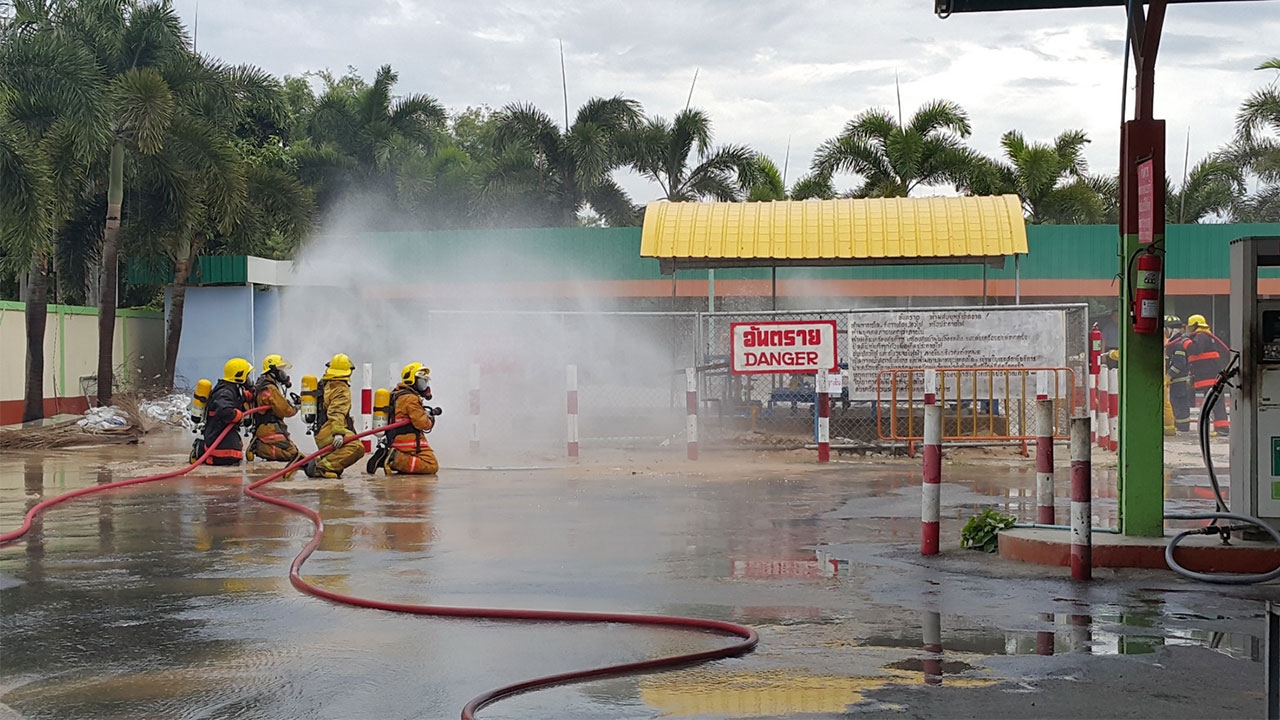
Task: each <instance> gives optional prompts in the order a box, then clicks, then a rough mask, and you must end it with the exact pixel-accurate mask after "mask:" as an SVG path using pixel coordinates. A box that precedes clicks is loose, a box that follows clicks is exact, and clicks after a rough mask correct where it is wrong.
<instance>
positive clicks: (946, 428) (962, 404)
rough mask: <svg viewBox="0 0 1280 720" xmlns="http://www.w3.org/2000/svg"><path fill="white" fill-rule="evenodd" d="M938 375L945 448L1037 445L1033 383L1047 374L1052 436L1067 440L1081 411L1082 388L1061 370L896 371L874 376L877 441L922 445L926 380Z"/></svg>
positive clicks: (1067, 370) (1067, 371) (1066, 370)
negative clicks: (1031, 442) (954, 445)
mask: <svg viewBox="0 0 1280 720" xmlns="http://www.w3.org/2000/svg"><path fill="white" fill-rule="evenodd" d="M929 371H933V372H936V373H937V403H938V405H939V406H941V407H942V439H943V441H945V442H978V443H1002V442H1020V443H1021V444H1022V454H1023V455H1026V454H1027V441H1028V440H1035V438H1036V429H1035V428H1034V427H1033V425H1034V421H1035V402H1036V391H1037V387H1036V382H1037V376H1038V374H1039V373H1041V372H1045V373H1048V379H1049V385H1048V388H1047V390H1048V393H1047V395H1048V399H1050V400H1052V401H1053V405H1054V407H1053V410H1054V412H1053V417H1054V429H1053V436H1054V438H1055V439H1058V440H1067V439H1068V436H1069V432H1070V419H1071V416H1072V415H1074V414H1076V413H1081V412H1084V411H1085V408H1084V404H1083V399H1084V392H1083V389H1082V388H1079V387H1077V386H1076V378H1075V373H1074V372H1073V371H1072V370H1071V368H1065V367H1029V368H995V367H971V368H894V369H887V370H881V371H880V372H879V373H878V374H877V376H876V433H877V435H878V436H879V438H880V439H881V440H894V441H901V442H907V443H909V444H910V448H911V449H912V451H914V446H915V443H917V442H920V441H922V440H923V439H924V390H923V388H924V375H925V373H926V372H929Z"/></svg>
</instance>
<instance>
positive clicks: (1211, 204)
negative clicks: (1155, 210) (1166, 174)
mask: <svg viewBox="0 0 1280 720" xmlns="http://www.w3.org/2000/svg"><path fill="white" fill-rule="evenodd" d="M1245 194H1246V192H1245V182H1244V171H1243V170H1241V168H1240V166H1239V165H1238V164H1236V163H1234V162H1231V161H1229V160H1225V159H1220V158H1217V157H1208V158H1205V159H1203V160H1201V161H1200V162H1197V163H1196V164H1195V165H1193V166H1192V167H1191V170H1190V171H1189V172H1188V173H1187V177H1186V179H1185V180H1184V181H1183V183H1182V185H1181V186H1180V187H1178V188H1177V189H1176V190H1175V189H1174V188H1173V185H1172V183H1170V182H1169V181H1168V180H1167V179H1166V180H1165V205H1164V214H1165V222H1168V223H1176V224H1182V223H1199V222H1201V221H1203V220H1205V219H1208V218H1211V217H1214V216H1217V217H1230V215H1231V213H1232V212H1234V211H1235V209H1236V207H1237V206H1238V205H1239V200H1240V198H1242V197H1244V196H1245Z"/></svg>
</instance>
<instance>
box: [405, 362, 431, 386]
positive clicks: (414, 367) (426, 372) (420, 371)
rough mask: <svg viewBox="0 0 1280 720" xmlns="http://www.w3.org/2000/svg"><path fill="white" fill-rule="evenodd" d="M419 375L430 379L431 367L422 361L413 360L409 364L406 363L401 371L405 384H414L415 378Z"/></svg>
mask: <svg viewBox="0 0 1280 720" xmlns="http://www.w3.org/2000/svg"><path fill="white" fill-rule="evenodd" d="M419 376H422V377H425V378H427V379H428V380H430V379H431V368H429V367H427V366H426V365H423V364H422V363H420V362H411V363H409V364H408V365H405V366H404V369H403V370H401V371H400V381H401V382H403V383H404V384H405V385H409V386H412V385H413V380H414V378H416V377H419Z"/></svg>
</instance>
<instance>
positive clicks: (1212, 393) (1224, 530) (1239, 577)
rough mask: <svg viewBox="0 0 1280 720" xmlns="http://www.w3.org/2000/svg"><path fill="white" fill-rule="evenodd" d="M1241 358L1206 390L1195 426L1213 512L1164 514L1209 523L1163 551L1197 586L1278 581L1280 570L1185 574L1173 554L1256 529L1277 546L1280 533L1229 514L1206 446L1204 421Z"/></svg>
mask: <svg viewBox="0 0 1280 720" xmlns="http://www.w3.org/2000/svg"><path fill="white" fill-rule="evenodd" d="M1239 364H1240V355H1239V354H1238V353H1236V354H1233V355H1232V357H1231V361H1230V362H1228V363H1227V366H1226V367H1225V368H1223V369H1222V371H1221V372H1220V373H1218V380H1217V382H1215V383H1214V384H1213V387H1211V388H1209V392H1207V393H1205V396H1204V406H1203V407H1201V409H1200V420H1199V422H1198V428H1197V429H1198V430H1199V438H1200V457H1201V459H1202V460H1203V461H1204V467H1205V470H1207V471H1208V473H1209V484H1210V485H1212V486H1213V498H1214V504H1215V508H1216V510H1215V511H1214V512H1195V513H1165V515H1164V518H1165V519H1166V520H1209V521H1210V523H1209V525H1208V526H1206V527H1202V528H1195V529H1192V530H1185V531H1183V532H1180V533H1178V534H1177V535H1175V536H1174V537H1173V539H1172V540H1170V541H1169V544H1168V545H1167V546H1166V547H1165V549H1164V561H1165V564H1167V565H1168V566H1169V569H1170V570H1172V571H1174V572H1176V573H1178V574H1179V575H1181V576H1183V577H1185V578H1190V579H1192V580H1198V581H1200V582H1207V583H1214V584H1216V585H1254V584H1257V583H1264V582H1271V581H1272V580H1275V579H1276V578H1280V567H1277V568H1276V569H1274V570H1271V571H1270V572H1265V573H1244V574H1229V575H1214V574H1210V573H1202V572H1196V571H1195V570H1188V569H1187V568H1185V567H1183V566H1181V565H1179V564H1178V563H1177V561H1176V560H1174V558H1173V551H1174V549H1175V548H1177V547H1178V543H1180V542H1182V540H1183V539H1185V538H1187V537H1190V536H1192V535H1219V536H1221V537H1222V538H1223V540H1224V541H1225V540H1226V539H1227V538H1228V537H1229V536H1230V534H1231V532H1233V531H1238V530H1244V529H1247V528H1250V527H1259V528H1261V529H1262V531H1263V532H1265V533H1266V534H1268V535H1270V536H1271V539H1272V540H1274V541H1275V542H1276V544H1280V533H1277V532H1276V530H1275V528H1273V527H1271V526H1270V525H1268V524H1267V523H1265V522H1263V521H1262V520H1260V519H1258V518H1256V517H1251V516H1249V515H1239V514H1237V513H1233V512H1229V510H1228V507H1227V503H1226V500H1224V499H1223V497H1222V485H1221V484H1220V483H1219V482H1218V473H1217V471H1216V470H1215V469H1214V467H1213V455H1212V453H1211V452H1210V447H1209V445H1210V443H1209V437H1210V436H1209V425H1210V424H1209V422H1207V420H1206V418H1209V417H1212V415H1213V409H1214V408H1215V407H1217V405H1218V401H1219V400H1220V399H1222V392H1223V390H1224V389H1225V388H1226V387H1227V386H1228V385H1229V384H1230V382H1231V378H1233V377H1235V375H1236V374H1237V373H1238V372H1239ZM1220 520H1229V521H1234V522H1236V523H1238V524H1237V525H1231V526H1225V525H1218V521H1220Z"/></svg>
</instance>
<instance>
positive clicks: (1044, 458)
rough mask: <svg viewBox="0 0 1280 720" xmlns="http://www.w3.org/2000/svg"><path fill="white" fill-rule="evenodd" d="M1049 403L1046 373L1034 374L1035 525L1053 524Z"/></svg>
mask: <svg viewBox="0 0 1280 720" xmlns="http://www.w3.org/2000/svg"><path fill="white" fill-rule="evenodd" d="M1053 425H1054V412H1053V400H1051V399H1050V398H1049V371H1048V370H1041V371H1039V372H1038V373H1037V374H1036V522H1037V523H1040V524H1041V525H1052V524H1053Z"/></svg>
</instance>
